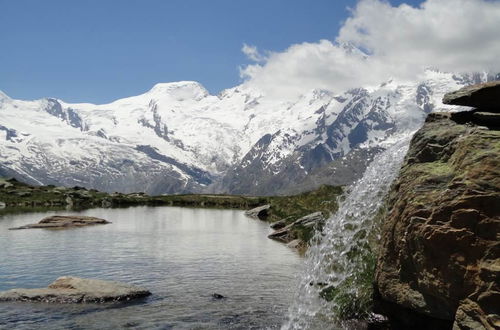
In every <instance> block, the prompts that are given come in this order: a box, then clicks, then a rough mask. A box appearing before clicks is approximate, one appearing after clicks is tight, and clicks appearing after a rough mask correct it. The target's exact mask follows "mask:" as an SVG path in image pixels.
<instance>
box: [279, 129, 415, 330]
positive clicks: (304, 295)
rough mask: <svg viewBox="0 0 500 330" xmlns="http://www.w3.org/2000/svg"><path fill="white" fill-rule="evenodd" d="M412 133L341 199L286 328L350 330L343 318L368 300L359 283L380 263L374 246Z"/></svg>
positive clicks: (320, 236)
mask: <svg viewBox="0 0 500 330" xmlns="http://www.w3.org/2000/svg"><path fill="white" fill-rule="evenodd" d="M412 133H413V130H412V131H411V132H406V133H404V134H400V135H399V134H398V139H392V140H393V141H394V140H397V142H393V143H392V144H391V145H390V146H388V147H387V149H386V150H385V151H384V152H382V153H380V154H379V155H378V156H377V157H375V159H374V160H373V161H372V163H371V164H370V165H369V166H368V168H367V169H366V171H365V174H364V175H363V177H362V178H361V179H360V180H358V181H357V182H356V183H354V184H353V185H352V186H351V187H350V189H349V190H348V192H346V194H345V197H344V199H343V200H341V201H339V209H338V211H337V213H336V214H334V215H332V216H331V217H330V218H329V219H328V220H327V221H326V223H325V225H324V227H323V229H322V230H321V231H317V232H316V235H315V236H314V238H313V239H312V243H311V247H310V248H309V250H308V251H307V254H306V261H305V268H304V271H303V273H302V275H301V279H302V280H301V283H300V287H299V289H298V293H297V294H296V297H295V299H294V302H293V303H292V306H291V307H290V310H289V315H288V318H287V321H286V323H285V324H284V325H283V326H282V329H283V330H285V329H329V328H333V329H338V328H349V325H348V324H347V323H343V322H342V321H341V318H342V317H341V316H342V314H344V315H345V313H348V312H349V310H346V306H345V305H347V306H349V304H354V303H355V301H357V300H358V299H359V298H360V297H361V298H362V295H363V294H364V292H362V289H361V288H360V287H359V285H358V284H359V282H362V281H363V276H365V277H368V279H367V282H368V286H371V284H370V281H371V279H372V276H373V275H368V276H367V275H366V272H371V273H369V274H373V268H374V264H375V259H374V253H372V252H371V251H370V245H371V244H370V243H372V241H373V240H376V239H378V237H377V234H376V229H377V228H376V227H378V226H376V224H375V223H376V221H374V219H375V218H376V215H377V212H379V210H380V209H381V207H382V204H383V201H384V197H385V195H386V194H387V192H388V190H389V187H390V185H391V183H392V181H393V180H394V179H395V177H396V175H397V174H398V171H399V168H400V166H401V163H402V161H403V158H404V156H405V154H406V151H407V149H408V145H409V141H410V139H411V136H412V135H413V134H412ZM332 297H333V298H332ZM328 300H330V301H328ZM361 300H362V299H361ZM368 300H369V298H368ZM357 307H359V306H357ZM347 309H348V307H347ZM364 316H366V315H364ZM358 317H359V315H358ZM361 317H362V316H361Z"/></svg>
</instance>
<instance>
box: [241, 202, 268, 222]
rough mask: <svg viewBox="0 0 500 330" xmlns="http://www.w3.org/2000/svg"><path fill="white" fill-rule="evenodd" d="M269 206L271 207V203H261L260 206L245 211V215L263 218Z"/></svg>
mask: <svg viewBox="0 0 500 330" xmlns="http://www.w3.org/2000/svg"><path fill="white" fill-rule="evenodd" d="M270 207H271V205H269V204H266V205H262V206H259V207H256V208H254V209H251V210H248V211H245V215H247V216H249V217H251V218H255V219H260V220H265V219H267V217H268V216H269V208H270Z"/></svg>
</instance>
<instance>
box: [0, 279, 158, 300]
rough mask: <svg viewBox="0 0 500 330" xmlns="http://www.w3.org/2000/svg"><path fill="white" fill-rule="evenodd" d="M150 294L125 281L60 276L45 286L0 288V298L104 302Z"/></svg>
mask: <svg viewBox="0 0 500 330" xmlns="http://www.w3.org/2000/svg"><path fill="white" fill-rule="evenodd" d="M150 294H151V292H149V291H148V290H146V289H144V288H141V287H139V286H135V285H130V284H126V283H120V282H114V281H102V280H95V279H85V278H79V277H71V276H63V277H59V278H58V279H57V280H56V281H55V282H53V283H52V284H50V285H49V286H48V287H47V288H40V289H12V290H8V291H3V292H0V301H26V302H46V303H60V304H70V303H103V302H118V301H128V300H131V299H136V298H141V297H146V296H149V295H150Z"/></svg>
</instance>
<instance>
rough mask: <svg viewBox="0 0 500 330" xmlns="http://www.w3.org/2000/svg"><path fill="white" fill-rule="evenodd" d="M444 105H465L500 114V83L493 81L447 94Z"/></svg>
mask: <svg viewBox="0 0 500 330" xmlns="http://www.w3.org/2000/svg"><path fill="white" fill-rule="evenodd" d="M443 103H444V104H454V105H464V106H469V107H475V108H479V109H483V110H486V109H488V111H491V112H500V81H492V82H488V83H484V84H477V85H472V86H468V87H464V88H462V89H459V90H458V91H455V92H451V93H447V94H445V96H444V98H443Z"/></svg>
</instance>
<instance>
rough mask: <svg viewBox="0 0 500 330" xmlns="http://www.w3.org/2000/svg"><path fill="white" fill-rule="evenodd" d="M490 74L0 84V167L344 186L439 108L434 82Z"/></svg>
mask: <svg viewBox="0 0 500 330" xmlns="http://www.w3.org/2000/svg"><path fill="white" fill-rule="evenodd" d="M499 78H500V76H499V75H488V74H471V75H455V74H452V73H443V72H437V71H432V70H428V71H426V72H425V74H424V76H422V78H421V79H420V80H419V81H413V82H397V81H388V82H386V83H383V84H381V85H380V86H375V87H373V86H372V87H369V88H368V87H364V88H361V87H360V88H356V89H351V90H348V91H343V92H340V93H339V92H334V91H327V90H311V91H309V92H308V93H305V94H304V95H302V96H301V97H300V98H298V99H294V100H286V101H277V100H272V99H269V98H267V97H266V96H265V95H263V94H262V93H260V92H258V91H256V90H252V89H251V88H250V87H248V85H246V84H243V85H240V86H237V87H235V88H231V89H227V90H224V91H223V92H221V93H220V94H219V95H210V94H209V93H208V92H207V91H206V90H205V88H203V86H201V85H200V84H199V83H196V82H189V81H185V82H175V83H163V84H157V85H155V86H154V87H153V88H152V89H151V90H150V91H148V92H146V93H144V94H142V95H138V96H133V97H129V98H125V99H120V100H117V101H115V102H112V103H109V104H102V105H95V104H89V103H81V104H70V103H66V102H63V101H62V100H58V99H53V98H47V99H41V100H35V101H22V100H14V99H11V98H9V97H8V96H7V95H5V94H3V93H1V92H0V154H1V158H0V176H13V177H16V178H17V179H19V180H22V181H25V182H27V183H31V184H54V185H64V186H84V187H87V188H95V189H99V190H103V191H108V192H112V191H120V192H133V191H145V192H147V193H150V194H163V193H186V192H217V193H218V192H224V193H233V194H286V193H290V192H299V191H302V190H307V189H312V188H314V187H315V186H318V185H320V184H322V183H329V184H348V183H350V182H352V181H353V180H354V179H356V178H357V177H359V176H360V174H362V172H363V170H364V168H365V166H366V164H367V163H368V162H369V161H370V160H371V158H372V157H373V155H374V154H376V153H377V152H378V151H380V150H382V149H383V148H384V146H385V145H386V144H387V143H389V142H390V141H391V139H395V138H397V137H398V133H401V132H404V131H407V130H408V129H414V127H416V126H418V125H420V124H421V123H422V122H423V120H424V118H425V116H426V114H427V113H429V112H431V111H437V110H441V109H443V110H444V109H446V110H449V109H450V106H444V105H442V104H441V98H442V96H443V94H444V93H445V92H447V91H451V90H456V89H458V88H460V87H462V86H465V85H470V84H473V83H478V82H483V81H489V80H495V79H499Z"/></svg>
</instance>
